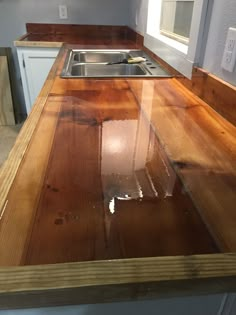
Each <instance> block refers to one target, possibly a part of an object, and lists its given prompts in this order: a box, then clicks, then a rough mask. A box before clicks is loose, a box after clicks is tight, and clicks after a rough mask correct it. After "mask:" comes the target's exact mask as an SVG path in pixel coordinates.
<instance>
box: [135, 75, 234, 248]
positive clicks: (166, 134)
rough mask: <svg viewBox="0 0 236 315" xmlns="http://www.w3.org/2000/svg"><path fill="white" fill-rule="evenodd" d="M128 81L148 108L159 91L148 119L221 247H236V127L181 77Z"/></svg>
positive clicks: (141, 102)
mask: <svg viewBox="0 0 236 315" xmlns="http://www.w3.org/2000/svg"><path fill="white" fill-rule="evenodd" d="M129 83H130V86H131V88H132V90H133V92H134V94H135V95H136V97H137V99H138V101H139V104H140V107H141V108H142V110H143V111H144V112H146V113H147V110H146V108H145V104H146V103H147V102H148V100H149V95H150V94H153V93H151V92H150V91H151V89H153V90H154V91H155V93H154V97H152V105H153V107H152V113H151V117H150V115H149V113H147V115H149V116H148V117H149V118H148V119H151V123H152V125H153V127H154V130H155V133H156V135H157V137H158V138H159V140H160V142H161V144H162V146H163V147H164V148H165V152H166V153H167V156H168V157H169V160H170V162H171V164H172V165H173V166H174V169H175V171H176V173H177V175H178V176H179V177H180V178H181V181H182V182H183V184H184V187H185V190H186V191H187V192H188V193H189V194H190V195H191V198H192V200H193V201H194V204H195V205H196V206H197V208H198V209H199V212H200V213H201V216H202V218H203V220H204V222H205V223H206V224H207V226H208V229H209V230H210V231H211V232H212V234H213V236H214V237H215V240H216V241H217V243H218V244H219V246H220V247H221V249H222V251H235V250H236V238H235V237H234V235H235V226H236V214H235V203H236V195H235V187H236V186H235V185H236V168H235V161H236V140H235V139H236V128H235V127H234V126H233V125H232V124H230V123H228V122H227V121H225V120H224V118H222V117H221V116H220V115H219V114H217V113H216V112H215V111H214V110H212V109H211V108H210V107H209V106H207V104H205V103H204V102H203V101H202V100H200V99H199V98H198V97H196V96H194V95H193V94H192V93H191V92H189V91H188V90H187V89H184V88H183V86H181V84H179V83H178V82H177V81H176V80H172V81H169V80H168V81H167V80H165V81H157V80H156V81H155V82H152V83H150V85H149V86H148V87H147V86H145V85H143V83H142V82H138V81H129ZM142 89H146V90H143V93H140V90H142ZM147 91H149V93H146V92H147Z"/></svg>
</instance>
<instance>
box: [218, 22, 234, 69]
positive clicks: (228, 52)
mask: <svg viewBox="0 0 236 315" xmlns="http://www.w3.org/2000/svg"><path fill="white" fill-rule="evenodd" d="M235 62H236V28H233V27H230V28H229V30H228V34H227V39H226V42H225V50H224V54H223V58H222V62H221V67H222V68H223V69H225V70H227V71H229V72H233V71H234V67H235Z"/></svg>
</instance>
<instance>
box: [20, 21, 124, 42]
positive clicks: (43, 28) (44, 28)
mask: <svg viewBox="0 0 236 315" xmlns="http://www.w3.org/2000/svg"><path fill="white" fill-rule="evenodd" d="M26 30H27V32H28V33H32V34H73V35H76V36H81V37H83V38H85V37H90V38H100V40H101V39H104V38H106V37H113V38H114V37H117V38H119V39H121V40H124V39H126V37H127V27H126V26H122V25H121V26H119V25H118V26H116V25H84V24H81V25H79V24H77V25H76V24H42V23H26Z"/></svg>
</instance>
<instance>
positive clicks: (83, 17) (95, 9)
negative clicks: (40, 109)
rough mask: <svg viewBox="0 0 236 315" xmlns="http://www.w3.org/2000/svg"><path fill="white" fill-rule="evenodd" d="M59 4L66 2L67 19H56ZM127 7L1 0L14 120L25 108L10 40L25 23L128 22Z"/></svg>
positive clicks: (1, 39)
mask: <svg viewBox="0 0 236 315" xmlns="http://www.w3.org/2000/svg"><path fill="white" fill-rule="evenodd" d="M59 4H66V5H67V7H68V19H66V20H61V19H59V16H58V5H59ZM129 9H130V7H129V1H126V0H119V1H117V0H99V1H98V0H40V1H39V0H0V47H12V53H13V57H14V64H15V75H14V78H13V80H14V81H15V84H14V85H15V86H16V87H17V88H16V89H15V90H14V95H15V96H16V98H17V99H18V102H17V105H16V106H17V108H16V116H17V120H18V121H21V120H22V118H23V117H24V116H25V113H26V109H25V102H24V97H23V90H22V86H21V78H20V72H19V66H18V61H17V57H16V51H15V49H14V48H13V41H14V40H15V39H17V38H18V37H20V36H22V35H23V34H25V32H26V30H25V23H27V22H33V23H68V24H100V25H101V24H103V25H127V24H128V21H129Z"/></svg>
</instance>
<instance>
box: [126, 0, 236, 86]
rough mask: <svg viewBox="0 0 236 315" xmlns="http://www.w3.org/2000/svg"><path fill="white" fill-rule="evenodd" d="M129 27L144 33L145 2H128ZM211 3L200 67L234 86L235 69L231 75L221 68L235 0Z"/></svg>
mask: <svg viewBox="0 0 236 315" xmlns="http://www.w3.org/2000/svg"><path fill="white" fill-rule="evenodd" d="M130 1H131V13H130V24H129V25H130V26H131V27H132V28H133V29H135V30H136V31H138V32H139V33H141V34H144V33H145V31H146V23H147V6H148V1H147V0H130ZM211 2H213V6H212V14H211V19H210V26H209V33H208V37H207V42H206V49H205V51H203V53H204V55H203V56H202V57H201V59H202V60H203V62H202V64H200V66H202V67H203V68H204V69H206V70H208V71H209V72H211V73H213V74H215V75H216V76H218V77H220V78H222V79H223V80H225V81H227V82H229V83H231V84H233V85H236V67H235V69H234V72H233V73H230V72H228V71H225V70H223V69H222V68H221V59H222V56H223V51H224V45H225V40H226V37H227V30H228V28H229V27H236V0H211Z"/></svg>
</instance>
